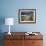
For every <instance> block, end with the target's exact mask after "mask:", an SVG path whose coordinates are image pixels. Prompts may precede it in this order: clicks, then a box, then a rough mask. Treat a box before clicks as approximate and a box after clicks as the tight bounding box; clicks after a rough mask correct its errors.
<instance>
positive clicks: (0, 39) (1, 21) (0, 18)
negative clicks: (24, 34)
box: [0, 16, 5, 46]
mask: <svg viewBox="0 0 46 46" xmlns="http://www.w3.org/2000/svg"><path fill="white" fill-rule="evenodd" d="M4 23H5V17H4V16H0V46H4V45H3V39H4V36H3V34H4V33H3V32H2V26H3V25H4Z"/></svg>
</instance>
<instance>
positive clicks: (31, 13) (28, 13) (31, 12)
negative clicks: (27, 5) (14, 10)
mask: <svg viewBox="0 0 46 46" xmlns="http://www.w3.org/2000/svg"><path fill="white" fill-rule="evenodd" d="M18 15H19V16H18V17H19V23H36V9H19V14H18Z"/></svg>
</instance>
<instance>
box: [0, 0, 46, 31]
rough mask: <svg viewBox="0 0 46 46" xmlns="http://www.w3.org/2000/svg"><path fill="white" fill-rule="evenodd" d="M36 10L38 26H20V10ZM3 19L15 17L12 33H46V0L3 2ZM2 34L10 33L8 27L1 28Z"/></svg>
mask: <svg viewBox="0 0 46 46" xmlns="http://www.w3.org/2000/svg"><path fill="white" fill-rule="evenodd" d="M32 8H33V9H36V24H19V23H18V9H32ZM0 16H2V17H5V18H6V17H13V18H14V19H15V24H14V26H12V27H11V31H22V32H23V31H40V32H44V31H46V21H45V20H46V0H1V15H0ZM1 30H2V32H5V31H8V27H7V26H6V25H2V26H1Z"/></svg>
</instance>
